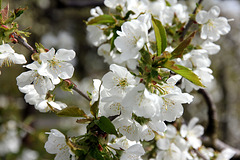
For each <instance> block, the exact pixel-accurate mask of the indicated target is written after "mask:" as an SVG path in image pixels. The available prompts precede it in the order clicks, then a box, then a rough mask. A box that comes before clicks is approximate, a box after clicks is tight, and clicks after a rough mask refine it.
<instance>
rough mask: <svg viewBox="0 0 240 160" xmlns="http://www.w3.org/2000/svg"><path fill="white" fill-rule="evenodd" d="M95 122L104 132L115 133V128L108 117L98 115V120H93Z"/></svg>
mask: <svg viewBox="0 0 240 160" xmlns="http://www.w3.org/2000/svg"><path fill="white" fill-rule="evenodd" d="M95 124H96V125H97V126H98V127H99V128H100V129H101V130H103V131H104V132H106V133H108V134H114V135H117V131H116V129H115V126H114V125H113V124H112V122H111V121H110V120H109V119H108V118H106V117H104V116H102V117H100V119H99V120H96V121H95Z"/></svg>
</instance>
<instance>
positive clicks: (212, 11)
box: [208, 6, 220, 19]
mask: <svg viewBox="0 0 240 160" xmlns="http://www.w3.org/2000/svg"><path fill="white" fill-rule="evenodd" d="M208 13H209V17H210V18H211V19H214V18H217V17H218V16H219V14H220V8H219V7H218V6H213V7H212V8H211V9H210V10H209V12H208Z"/></svg>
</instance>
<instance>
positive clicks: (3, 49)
mask: <svg viewBox="0 0 240 160" xmlns="http://www.w3.org/2000/svg"><path fill="white" fill-rule="evenodd" d="M26 62H27V61H26V59H25V57H24V55H22V54H18V53H15V51H14V50H13V49H12V47H11V46H10V45H9V44H2V45H0V66H3V65H5V66H10V65H11V64H12V63H14V64H25V63H26Z"/></svg>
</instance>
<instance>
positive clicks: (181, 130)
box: [180, 124, 188, 138]
mask: <svg viewBox="0 0 240 160" xmlns="http://www.w3.org/2000/svg"><path fill="white" fill-rule="evenodd" d="M187 133H188V130H187V126H186V125H185V124H183V125H182V126H181V129H180V134H181V136H182V137H183V138H185V137H186V136H187Z"/></svg>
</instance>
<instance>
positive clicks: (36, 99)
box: [19, 85, 67, 112]
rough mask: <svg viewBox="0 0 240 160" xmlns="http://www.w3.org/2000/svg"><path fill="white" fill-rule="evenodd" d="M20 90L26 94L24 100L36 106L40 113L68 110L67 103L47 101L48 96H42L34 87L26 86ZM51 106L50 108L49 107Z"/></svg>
mask: <svg viewBox="0 0 240 160" xmlns="http://www.w3.org/2000/svg"><path fill="white" fill-rule="evenodd" d="M19 90H20V91H21V92H22V93H25V94H26V95H25V96H24V99H25V101H26V102H27V103H29V104H31V105H34V106H35V108H36V109H37V110H39V111H40V112H48V111H50V110H51V108H50V107H52V108H53V109H58V110H62V109H63V108H66V107H67V105H66V104H65V103H62V102H59V101H55V102H54V101H53V100H52V99H51V98H49V99H45V98H46V95H40V94H38V93H37V91H36V90H35V88H34V85H25V86H24V87H19ZM49 105H50V106H49Z"/></svg>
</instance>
